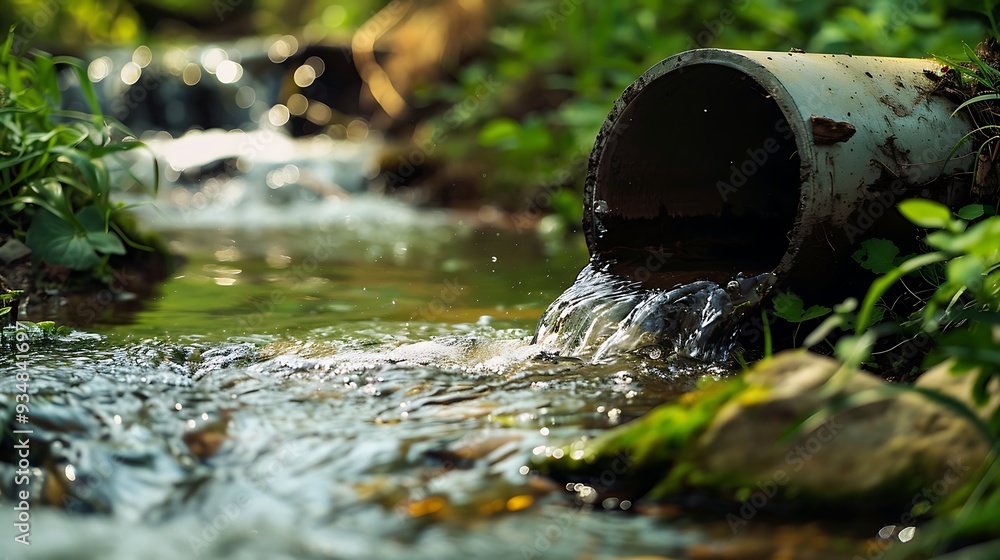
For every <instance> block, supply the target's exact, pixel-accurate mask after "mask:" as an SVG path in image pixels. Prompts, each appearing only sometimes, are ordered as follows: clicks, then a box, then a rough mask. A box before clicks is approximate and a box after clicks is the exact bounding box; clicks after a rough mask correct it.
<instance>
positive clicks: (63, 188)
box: [0, 28, 155, 270]
mask: <svg viewBox="0 0 1000 560" xmlns="http://www.w3.org/2000/svg"><path fill="white" fill-rule="evenodd" d="M13 44H14V29H13V28H12V29H11V31H10V33H9V34H8V35H7V38H6V41H5V42H4V43H3V46H2V47H0V156H2V159H0V231H3V232H8V235H9V234H13V235H14V236H17V237H19V238H22V239H24V240H25V242H26V243H27V245H28V246H29V247H30V248H31V250H32V256H33V258H35V259H40V260H42V261H45V262H48V263H51V264H55V265H62V266H66V267H69V268H71V269H74V270H90V269H94V268H95V267H105V268H106V267H107V261H108V257H109V256H110V255H122V254H125V252H126V249H125V244H124V243H123V241H124V242H125V243H129V244H130V245H132V246H133V247H136V248H143V249H148V248H145V247H141V246H139V245H137V244H135V243H131V242H130V240H129V238H128V237H127V236H126V235H125V233H124V232H123V231H122V229H121V228H120V227H119V226H118V224H117V223H116V222H115V220H114V216H115V213H116V212H119V211H121V210H122V209H123V208H124V206H123V205H122V204H115V203H114V202H113V201H112V195H113V194H114V191H116V190H121V189H123V188H124V185H112V182H111V180H110V177H109V173H108V168H107V165H106V159H108V158H114V157H115V156H116V154H119V153H120V152H124V151H126V150H133V149H136V148H139V147H142V146H143V144H142V143H141V142H138V141H135V140H134V139H128V138H129V137H128V134H129V133H128V131H127V130H125V129H124V127H123V126H122V125H120V124H119V123H117V122H116V121H114V120H113V119H111V118H109V117H106V116H105V115H103V114H102V113H101V110H100V107H99V106H98V103H97V98H96V96H95V94H94V90H93V87H92V85H91V83H90V80H89V79H88V78H87V72H86V70H85V68H84V65H83V63H82V62H81V61H80V60H78V59H75V58H70V57H64V56H58V57H54V56H51V55H49V54H47V53H44V52H41V51H31V52H30V53H29V54H28V55H21V54H19V53H16V52H14V49H13ZM63 67H65V68H68V69H69V70H70V71H71V72H72V76H74V77H75V78H76V81H77V82H79V86H80V90H81V91H82V93H83V95H84V97H85V98H86V100H87V102H88V104H89V107H90V112H89V113H81V112H75V111H67V110H63V109H62V108H61V104H62V94H61V90H60V83H59V79H60V69H61V68H63ZM136 183H137V184H138V181H136ZM140 187H141V185H140ZM153 190H154V191H155V185H154V186H153Z"/></svg>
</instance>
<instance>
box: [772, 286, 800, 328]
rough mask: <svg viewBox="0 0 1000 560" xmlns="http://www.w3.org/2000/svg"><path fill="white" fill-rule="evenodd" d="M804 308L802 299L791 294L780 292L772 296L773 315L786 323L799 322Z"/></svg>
mask: <svg viewBox="0 0 1000 560" xmlns="http://www.w3.org/2000/svg"><path fill="white" fill-rule="evenodd" d="M804 307H805V306H804V304H803V303H802V298H800V297H799V296H797V295H795V294H794V293H792V292H782V293H780V294H778V295H776V296H774V314H775V315H777V316H778V317H781V318H782V319H784V320H786V321H789V322H792V323H799V322H801V321H802V312H803V308H804Z"/></svg>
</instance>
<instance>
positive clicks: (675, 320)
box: [534, 262, 774, 362]
mask: <svg viewBox="0 0 1000 560" xmlns="http://www.w3.org/2000/svg"><path fill="white" fill-rule="evenodd" d="M773 282H774V276H773V275H771V274H769V273H765V274H761V275H758V276H751V277H746V278H744V277H742V276H737V277H736V278H735V279H734V280H732V281H730V282H729V283H728V284H727V285H726V286H725V287H723V286H720V285H719V284H716V283H715V282H709V281H699V282H692V283H690V284H683V285H679V286H676V287H674V288H671V289H669V290H664V289H658V288H644V287H642V286H641V285H640V284H639V283H637V282H634V281H630V280H626V279H624V278H622V277H620V276H617V275H615V274H612V273H610V272H608V271H607V270H605V269H604V268H603V267H601V266H600V265H598V264H596V263H593V262H592V263H590V264H588V265H587V266H586V267H584V269H583V270H582V271H581V272H580V275H579V276H577V278H576V281H575V282H574V283H573V285H572V286H570V287H569V288H568V289H567V290H566V291H565V292H563V294H562V295H561V296H559V297H558V298H556V300H555V301H554V302H552V304H551V305H550V306H549V307H548V309H546V310H545V313H544V314H542V318H541V320H540V321H539V323H538V329H537V331H536V332H535V339H534V342H535V343H537V344H539V345H541V346H542V347H543V348H545V349H546V350H548V351H550V352H552V353H554V354H558V355H560V356H576V357H584V358H590V359H591V360H593V361H601V360H604V359H606V358H609V357H611V356H613V355H615V354H619V353H622V352H638V353H641V354H643V355H645V356H646V357H648V358H651V359H661V358H667V357H670V356H673V355H677V356H682V357H687V358H695V359H698V360H702V361H705V362H716V361H725V360H727V359H729V352H730V350H732V346H733V344H734V341H735V337H736V323H737V320H738V319H739V318H740V317H741V316H742V315H743V313H744V312H745V311H746V310H748V309H751V308H753V307H754V305H755V304H756V303H757V302H758V301H759V300H760V294H761V292H763V290H764V289H765V288H766V287H768V286H770V285H771V284H773Z"/></svg>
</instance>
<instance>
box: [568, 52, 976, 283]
mask: <svg viewBox="0 0 1000 560" xmlns="http://www.w3.org/2000/svg"><path fill="white" fill-rule="evenodd" d="M940 68H941V65H940V63H937V62H935V61H932V60H920V59H899V58H876V57H862V56H851V55H832V54H805V53H778V52H755V51H731V50H719V49H700V50H694V51H688V52H683V53H680V54H677V55H675V56H672V57H670V58H667V59H665V60H663V61H662V62H660V63H659V64H657V65H655V66H653V67H652V68H650V69H649V70H648V71H647V72H646V73H645V74H643V75H642V76H640V77H639V79H638V80H636V81H635V82H634V83H633V84H632V85H631V86H629V87H628V89H626V90H625V92H624V93H623V94H622V96H621V97H620V98H619V99H618V100H617V101H616V102H615V104H614V107H613V109H612V110H611V113H610V114H609V115H608V118H607V120H606V121H605V123H604V125H603V127H602V128H601V131H600V133H599V135H598V137H597V141H596V143H595V145H594V150H593V152H592V154H591V157H590V162H589V167H588V172H587V178H586V188H585V195H584V204H585V208H584V220H583V222H584V230H585V232H586V237H587V244H588V247H589V249H590V252H591V255H592V258H593V259H594V260H595V261H599V262H600V261H603V262H607V263H608V264H609V266H610V270H611V271H612V272H615V273H616V274H618V275H620V276H624V277H628V278H632V279H634V280H637V281H639V282H641V283H642V284H644V285H646V286H647V287H664V288H669V287H672V286H674V285H676V284H677V283H679V282H684V281H692V280H696V279H704V280H714V281H717V282H725V281H728V280H730V279H732V278H733V277H734V276H735V275H736V274H737V273H738V272H742V273H744V274H747V275H749V274H758V273H761V272H765V271H771V272H773V273H774V274H775V275H776V276H777V277H778V285H779V286H780V285H782V284H784V285H789V284H791V285H794V286H795V289H796V291H797V292H799V293H802V294H805V293H810V291H811V288H812V287H815V288H817V293H819V294H822V295H823V296H825V297H823V299H829V298H830V297H840V295H841V294H840V293H839V292H844V291H848V290H847V288H849V286H848V285H847V284H848V283H847V282H846V280H845V281H844V282H836V283H834V288H835V289H833V290H831V289H830V287H831V278H832V277H833V276H832V275H833V274H835V273H837V274H838V275H840V274H844V273H845V271H848V270H857V271H861V268H860V267H859V266H858V265H857V264H855V263H853V262H850V261H851V254H852V253H853V252H854V251H855V250H856V248H857V246H858V245H859V244H860V242H862V241H863V240H865V239H868V238H871V237H879V236H886V235H887V231H888V230H894V231H895V233H894V235H898V232H899V230H898V228H900V227H909V226H908V225H907V224H906V223H905V222H904V221H903V220H902V218H901V217H899V215H898V213H897V212H896V211H895V205H896V203H898V202H899V201H900V200H902V199H904V198H908V197H914V196H919V197H927V198H932V199H936V200H939V201H942V202H945V203H948V204H950V205H955V204H961V203H963V202H964V201H963V198H964V197H965V195H964V194H963V189H962V188H961V185H962V182H961V181H960V180H958V179H957V178H956V175H957V174H960V173H964V172H968V170H969V169H970V168H971V167H972V157H971V156H968V155H966V156H964V157H953V158H951V159H949V157H948V156H949V154H950V153H951V151H952V149H953V148H954V147H955V145H956V144H957V143H958V142H959V141H960V139H961V138H962V137H963V136H964V135H965V134H967V133H968V132H969V131H970V130H971V129H972V125H971V124H970V122H969V121H968V120H967V119H966V118H965V117H963V116H956V117H952V116H951V114H952V112H953V111H954V110H955V105H954V103H952V102H951V101H949V100H947V99H945V98H944V97H943V96H942V95H938V94H936V93H935V85H936V79H935V77H936V76H937V73H938V72H939V71H940ZM965 151H966V152H967V151H968V150H965ZM967 189H968V188H967V187H966V188H965V189H964V190H966V191H967ZM910 237H912V238H913V239H916V238H917V236H916V235H915V234H914V235H910ZM848 276H849V275H848ZM838 277H839V276H838ZM845 278H846V276H845ZM868 280H870V277H869V278H868ZM858 285H861V283H860V280H859V282H858ZM837 286H842V287H843V288H844V290H837V289H836V287H837ZM851 289H853V287H851Z"/></svg>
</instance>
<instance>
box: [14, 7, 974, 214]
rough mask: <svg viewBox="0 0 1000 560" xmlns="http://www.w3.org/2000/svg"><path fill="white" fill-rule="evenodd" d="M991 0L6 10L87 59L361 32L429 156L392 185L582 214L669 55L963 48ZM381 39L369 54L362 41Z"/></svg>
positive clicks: (399, 131) (400, 142) (392, 117)
mask: <svg viewBox="0 0 1000 560" xmlns="http://www.w3.org/2000/svg"><path fill="white" fill-rule="evenodd" d="M988 9H990V8H988V7H986V5H984V4H982V3H980V2H978V1H974V0H968V1H962V2H946V1H944V0H906V1H895V0H875V1H870V0H799V1H792V2H788V1H778V0H671V1H669V2H667V1H662V0H624V1H615V2H609V1H599V0H533V1H531V2H527V1H515V0H497V1H490V0H394V1H392V2H386V1H385V0H351V1H350V2H344V3H333V2H329V1H320V0H292V1H288V2H286V1H282V0H211V1H208V0H42V1H41V2H39V1H37V0H0V27H5V26H7V25H9V24H10V23H17V24H18V25H19V26H20V30H21V31H20V32H21V34H22V35H23V36H25V37H27V38H29V39H31V41H32V44H33V46H38V47H41V48H45V49H47V50H50V51H53V52H57V53H58V52H67V51H68V52H69V54H76V55H77V56H81V57H84V58H85V57H86V52H84V51H86V49H87V48H89V47H93V46H98V45H100V46H108V45H119V46H123V47H134V46H135V45H137V44H140V43H142V42H188V43H195V44H197V43H210V42H213V41H226V40H233V39H237V38H240V37H245V36H267V35H270V34H287V33H292V34H294V35H296V36H297V37H299V39H300V41H302V42H303V43H304V44H313V45H315V44H320V45H324V44H325V45H342V46H346V45H352V43H353V47H354V57H353V59H354V62H355V63H356V64H358V70H359V72H360V74H361V76H362V78H364V79H365V81H366V85H367V86H369V87H368V89H367V90H366V91H367V95H368V97H369V98H370V99H368V103H369V105H370V106H371V107H372V111H371V114H370V115H369V117H370V119H371V122H372V126H373V127H375V128H379V129H382V130H384V131H386V132H388V134H389V138H390V140H393V142H391V143H390V144H391V145H394V146H395V149H396V151H394V152H390V153H388V154H387V155H386V156H385V157H384V158H383V165H382V167H383V173H384V174H385V173H386V172H388V173H389V175H390V177H391V176H392V172H393V170H394V168H395V169H396V170H398V169H404V168H405V169H407V170H408V169H409V164H415V166H416V167H419V168H420V170H421V171H420V172H417V173H412V174H411V173H407V174H406V176H405V177H403V179H405V183H404V182H399V181H393V180H391V179H390V180H389V181H387V186H388V187H390V188H394V187H399V186H402V185H403V184H405V185H406V186H407V187H412V186H414V185H415V186H416V187H418V189H417V190H418V191H420V196H418V197H414V199H415V200H419V201H423V202H426V203H431V204H446V205H459V206H471V205H479V204H482V203H483V202H489V203H492V204H494V205H496V206H499V207H502V208H505V209H508V210H513V211H522V212H524V211H528V212H532V213H534V212H539V211H540V212H549V211H553V210H555V211H556V212H558V213H561V214H563V215H564V217H565V218H566V219H567V221H568V222H569V223H574V222H575V221H576V220H577V219H578V213H579V198H580V195H579V192H580V191H581V187H582V181H583V170H584V168H585V165H586V156H587V154H588V153H589V151H590V148H591V146H592V145H593V142H594V138H595V136H596V134H597V131H598V129H599V128H600V125H601V123H602V122H603V120H604V118H605V116H606V115H607V113H608V111H609V109H610V106H611V103H612V102H613V101H614V99H615V98H617V96H618V95H619V94H620V93H621V91H622V90H623V89H624V88H625V87H626V86H627V85H628V84H629V83H631V82H632V81H633V80H634V79H635V78H636V77H637V76H639V75H640V74H641V73H642V72H643V71H645V70H646V69H647V68H649V67H650V66H651V65H653V64H655V63H656V62H658V61H659V60H661V59H663V58H665V57H667V56H670V55H672V54H675V53H677V52H680V51H683V50H687V49H691V48H699V47H720V48H736V49H764V50H777V51H787V50H788V49H790V48H801V49H804V50H806V51H807V52H834V53H840V52H850V53H852V54H859V55H865V54H867V55H880V56H906V57H922V56H929V55H956V54H958V55H960V54H961V53H962V43H963V42H965V43H969V44H973V45H974V44H975V43H977V42H978V41H979V40H980V39H982V38H983V37H984V36H985V33H986V29H987V28H988V27H989V20H988V18H987V17H986V15H985V11H984V10H988ZM8 20H10V21H8ZM369 47H370V50H371V52H373V53H377V57H376V56H374V55H373V57H372V64H370V65H369V64H366V63H365V59H364V57H359V49H361V50H364V49H367V48H369ZM362 54H364V53H362ZM375 58H377V63H376V62H374V60H375ZM369 66H370V67H369ZM671 133H672V131H669V130H665V131H664V134H671ZM414 146H417V147H419V151H420V153H418V154H415V153H414ZM421 189H422V190H421ZM409 190H413V189H409Z"/></svg>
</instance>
